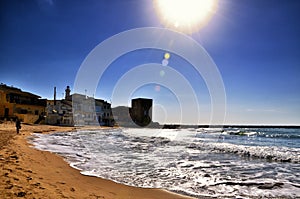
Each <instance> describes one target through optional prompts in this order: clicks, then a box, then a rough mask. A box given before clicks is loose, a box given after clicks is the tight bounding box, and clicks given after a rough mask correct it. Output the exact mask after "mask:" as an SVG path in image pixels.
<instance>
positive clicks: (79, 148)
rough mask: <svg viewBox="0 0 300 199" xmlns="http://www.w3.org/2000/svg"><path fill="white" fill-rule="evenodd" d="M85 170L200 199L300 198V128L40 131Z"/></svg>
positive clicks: (40, 139) (38, 139)
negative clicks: (46, 132)
mask: <svg viewBox="0 0 300 199" xmlns="http://www.w3.org/2000/svg"><path fill="white" fill-rule="evenodd" d="M29 141H30V142H31V143H32V144H33V147H35V148H37V149H39V150H44V151H50V152H53V153H56V154H58V155H61V156H62V157H64V159H65V160H66V161H67V162H68V163H69V164H70V165H71V166H72V167H74V168H76V169H78V170H80V172H81V174H83V175H88V176H97V177H100V178H105V179H109V180H112V181H115V182H118V183H122V184H126V185H130V186H134V187H146V188H162V189H165V190H168V191H171V192H176V193H179V194H183V195H188V196H193V197H195V198H202V197H206V196H209V197H214V198H300V129H299V128H182V129H148V128H112V129H99V130H78V131H74V132H67V133H53V134H34V135H33V136H32V137H31V138H30V140H29Z"/></svg>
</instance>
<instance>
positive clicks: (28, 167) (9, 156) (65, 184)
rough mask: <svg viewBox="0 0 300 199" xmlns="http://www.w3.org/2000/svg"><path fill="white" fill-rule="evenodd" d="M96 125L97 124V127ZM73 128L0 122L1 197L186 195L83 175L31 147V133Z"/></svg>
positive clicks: (165, 198)
mask: <svg viewBox="0 0 300 199" xmlns="http://www.w3.org/2000/svg"><path fill="white" fill-rule="evenodd" d="M98 128H99V127H98ZM74 130H76V129H75V128H74V127H57V126H48V125H24V124H23V125H22V129H21V131H20V134H18V135H17V134H16V131H15V126H14V124H0V167H1V169H0V176H1V178H0V179H1V180H0V195H1V197H2V198H18V197H23V198H105V199H116V198H131V199H134V198H159V199H162V198H164V199H168V198H169V199H171V198H172V199H176V198H178V199H179V198H189V197H185V196H181V195H177V194H173V193H170V192H167V191H164V190H160V189H143V188H136V187H130V186H125V185H122V184H118V183H115V182H112V181H109V180H104V179H101V178H97V177H90V176H84V175H82V174H80V172H79V171H78V170H76V169H73V168H71V167H70V166H69V165H68V164H67V162H65V161H64V160H63V158H61V157H60V156H58V155H56V154H53V153H50V152H45V151H39V150H36V149H34V148H32V147H31V146H30V145H29V144H28V142H27V138H28V137H29V136H30V135H31V134H32V133H53V132H66V131H74Z"/></svg>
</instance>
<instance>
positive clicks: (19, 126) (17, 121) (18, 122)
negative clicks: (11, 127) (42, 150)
mask: <svg viewBox="0 0 300 199" xmlns="http://www.w3.org/2000/svg"><path fill="white" fill-rule="evenodd" d="M16 129H17V134H19V130H20V129H21V121H20V120H19V119H18V118H17V119H16Z"/></svg>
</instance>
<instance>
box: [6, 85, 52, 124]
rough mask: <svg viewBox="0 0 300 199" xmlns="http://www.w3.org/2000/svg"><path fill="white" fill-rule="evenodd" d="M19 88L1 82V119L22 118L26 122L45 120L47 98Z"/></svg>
mask: <svg viewBox="0 0 300 199" xmlns="http://www.w3.org/2000/svg"><path fill="white" fill-rule="evenodd" d="M40 98H41V97H40V96H38V95H35V94H32V93H29V92H25V91H22V90H21V89H19V88H15V87H12V86H7V85H5V84H0V119H9V120H10V119H13V120H14V119H16V118H18V119H20V120H21V121H22V122H25V123H40V122H42V121H43V120H44V116H45V108H46V99H40Z"/></svg>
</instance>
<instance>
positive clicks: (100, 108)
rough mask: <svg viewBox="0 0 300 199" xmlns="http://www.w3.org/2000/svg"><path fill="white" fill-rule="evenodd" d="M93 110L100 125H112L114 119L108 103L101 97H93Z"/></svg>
mask: <svg viewBox="0 0 300 199" xmlns="http://www.w3.org/2000/svg"><path fill="white" fill-rule="evenodd" d="M95 110H96V116H97V120H98V122H99V124H100V125H101V126H114V124H115V120H114V117H113V114H112V108H111V104H110V103H108V102H107V101H104V100H102V99H95Z"/></svg>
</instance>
